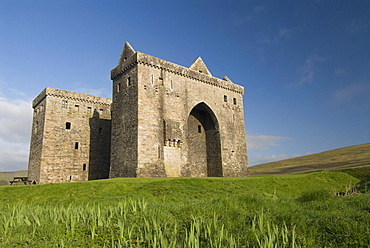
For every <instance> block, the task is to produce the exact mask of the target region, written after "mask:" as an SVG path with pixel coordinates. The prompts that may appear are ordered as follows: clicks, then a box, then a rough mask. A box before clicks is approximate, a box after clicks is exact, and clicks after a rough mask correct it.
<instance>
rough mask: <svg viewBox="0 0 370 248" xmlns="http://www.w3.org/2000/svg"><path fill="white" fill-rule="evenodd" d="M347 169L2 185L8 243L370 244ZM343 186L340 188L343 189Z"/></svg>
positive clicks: (1, 240)
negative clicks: (261, 174) (231, 176)
mask: <svg viewBox="0 0 370 248" xmlns="http://www.w3.org/2000/svg"><path fill="white" fill-rule="evenodd" d="M359 182H360V180H359V179H358V178H355V177H353V176H351V175H349V174H347V173H344V172H340V171H322V172H314V173H308V174H296V175H278V176H256V177H250V178H146V179H144V178H117V179H106V180H98V181H88V182H78V183H60V184H46V185H31V186H24V185H17V186H2V187H0V201H1V204H0V247H369V246H370V197H369V193H367V194H363V193H356V194H351V195H346V194H345V193H346V192H348V191H349V190H350V189H351V188H353V187H354V186H355V185H356V184H358V183H359ZM339 192H341V194H338V193H339Z"/></svg>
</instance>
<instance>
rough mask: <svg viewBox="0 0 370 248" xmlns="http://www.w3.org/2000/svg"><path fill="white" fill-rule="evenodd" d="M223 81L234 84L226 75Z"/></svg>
mask: <svg viewBox="0 0 370 248" xmlns="http://www.w3.org/2000/svg"><path fill="white" fill-rule="evenodd" d="M223 80H225V81H228V82H230V83H232V81H231V80H230V78H228V77H227V76H226V75H225V76H224V78H223Z"/></svg>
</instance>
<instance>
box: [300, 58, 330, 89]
mask: <svg viewBox="0 0 370 248" xmlns="http://www.w3.org/2000/svg"><path fill="white" fill-rule="evenodd" d="M324 60H325V59H324V58H323V57H321V56H319V55H318V54H316V53H312V54H310V55H309V56H308V58H307V59H306V61H305V62H304V64H303V65H302V66H301V67H299V68H298V72H297V73H298V76H299V80H298V82H297V83H296V84H295V85H298V86H303V85H306V84H310V83H312V82H313V80H314V76H315V73H316V72H317V70H318V69H317V66H318V64H319V63H320V62H323V61H324Z"/></svg>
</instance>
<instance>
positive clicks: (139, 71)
mask: <svg viewBox="0 0 370 248" xmlns="http://www.w3.org/2000/svg"><path fill="white" fill-rule="evenodd" d="M111 78H112V80H113V99H112V104H111V105H110V99H106V98H99V97H94V96H89V95H84V94H79V93H74V92H68V91H62V90H56V89H51V88H46V89H45V90H44V91H43V92H42V93H41V94H40V95H39V96H38V97H37V98H36V99H35V100H34V102H33V107H34V109H35V113H36V114H35V115H34V121H33V129H32V130H33V131H32V132H33V134H32V139H31V152H30V162H29V177H30V179H31V180H36V181H37V182H39V183H46V182H63V181H78V180H88V179H97V178H104V177H105V178H106V177H108V169H107V168H110V172H109V177H165V176H167V177H179V176H185V177H202V176H229V177H234V176H247V167H248V162H247V150H246V149H247V148H246V137H245V129H244V110H243V99H242V96H243V93H244V89H243V87H241V86H238V85H236V84H234V83H232V82H231V81H230V79H229V78H228V77H226V76H225V77H224V78H223V79H218V78H215V77H212V75H211V73H210V72H209V70H208V69H207V67H206V65H205V64H204V62H203V61H202V59H201V58H200V57H199V58H198V59H196V60H195V61H194V63H193V64H192V65H191V66H190V67H189V68H186V67H183V66H180V65H176V64H173V63H170V62H168V61H165V60H162V59H159V58H155V57H153V56H150V55H147V54H143V53H140V52H136V51H135V50H134V49H133V48H132V47H131V46H130V45H129V44H128V43H127V42H126V44H125V46H124V49H123V51H122V54H121V58H120V60H119V63H118V66H117V67H116V68H114V69H113V70H112V71H111ZM54 92H57V93H54ZM87 99H89V100H87ZM64 101H68V106H67V107H65V106H64ZM75 106H78V108H79V109H78V110H76V109H75V108H76V107H75ZM110 107H111V111H112V116H110ZM87 108H90V110H91V111H93V112H90V113H93V114H92V115H91V116H90V117H89V115H88V114H87V112H89V111H87ZM101 110H102V111H101ZM99 111H100V112H99ZM110 120H111V121H110ZM67 122H69V123H71V124H70V125H71V127H70V130H66V125H67V124H66V123H67ZM109 127H111V129H109V131H108V130H106V129H107V128H109ZM102 128H103V129H102ZM99 130H100V131H101V130H103V132H102V133H100V131H99ZM99 135H100V136H99ZM76 142H80V143H79V144H80V146H79V148H78V149H75V147H74V145H75V143H76ZM108 150H110V156H109V155H107V153H108V154H109V152H108ZM109 157H110V163H109ZM92 164H93V165H92Z"/></svg>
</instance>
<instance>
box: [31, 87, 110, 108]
mask: <svg viewBox="0 0 370 248" xmlns="http://www.w3.org/2000/svg"><path fill="white" fill-rule="evenodd" d="M47 96H52V97H59V98H61V99H64V100H74V101H79V102H90V103H95V104H100V105H109V106H110V105H111V104H112V99H110V98H105V97H99V96H93V95H89V94H83V93H77V92H73V91H68V90H61V89H55V88H50V87H46V88H45V89H44V90H43V91H42V92H41V93H40V94H39V95H38V96H37V97H36V98H35V99H34V100H33V101H32V107H33V108H35V107H36V106H37V105H38V104H39V103H40V102H41V101H42V100H44V98H45V97H47Z"/></svg>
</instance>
